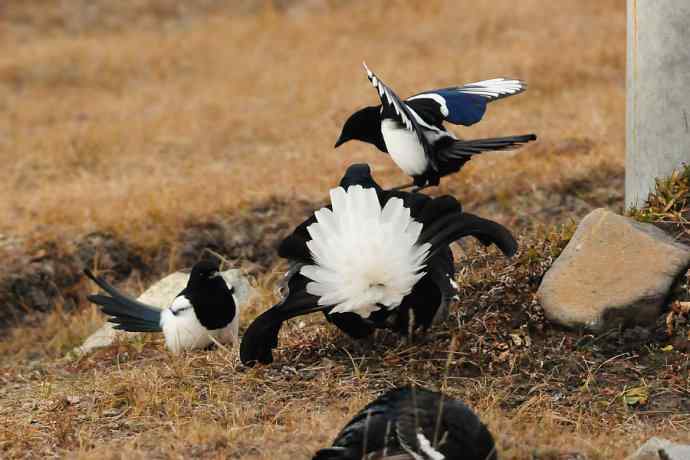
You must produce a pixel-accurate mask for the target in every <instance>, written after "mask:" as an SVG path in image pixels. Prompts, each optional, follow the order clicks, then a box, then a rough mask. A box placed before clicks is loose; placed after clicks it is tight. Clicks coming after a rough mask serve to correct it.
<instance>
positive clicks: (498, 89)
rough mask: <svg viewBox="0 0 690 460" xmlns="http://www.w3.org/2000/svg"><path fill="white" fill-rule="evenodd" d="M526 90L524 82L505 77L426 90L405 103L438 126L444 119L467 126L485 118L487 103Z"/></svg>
mask: <svg viewBox="0 0 690 460" xmlns="http://www.w3.org/2000/svg"><path fill="white" fill-rule="evenodd" d="M526 89H527V85H526V84H525V82H523V81H521V80H513V79H507V78H494V79H491V80H484V81H478V82H475V83H468V84H466V85H463V86H453V87H449V88H440V89H435V90H431V91H425V92H423V93H420V94H417V95H415V96H412V97H410V98H409V99H407V100H406V101H405V103H406V104H407V105H408V106H409V107H410V108H412V110H413V111H414V112H416V113H417V114H419V116H420V117H421V118H423V119H424V121H426V122H427V123H429V124H433V125H435V126H436V127H439V128H440V127H441V123H442V122H443V121H448V122H450V123H453V124H456V125H464V126H470V125H473V124H475V123H477V122H478V121H480V120H481V119H482V118H483V117H484V113H485V112H486V106H487V104H488V103H489V102H492V101H495V100H498V99H502V98H504V97H508V96H514V95H516V94H520V93H522V92H523V91H525V90H526Z"/></svg>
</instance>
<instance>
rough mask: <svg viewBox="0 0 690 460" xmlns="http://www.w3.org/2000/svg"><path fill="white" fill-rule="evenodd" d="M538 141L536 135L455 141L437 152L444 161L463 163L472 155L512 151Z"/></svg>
mask: <svg viewBox="0 0 690 460" xmlns="http://www.w3.org/2000/svg"><path fill="white" fill-rule="evenodd" d="M536 139H537V136H536V135H534V134H525V135H521V136H508V137H494V138H489V139H475V140H469V141H467V140H455V141H454V142H452V143H450V144H449V145H448V146H446V147H443V148H439V149H437V150H436V152H437V155H438V158H439V159H440V160H442V161H446V162H447V161H450V162H452V161H453V160H456V161H457V160H461V161H462V162H463V163H464V162H465V161H467V160H468V159H469V157H471V156H472V155H476V154H478V153H481V152H486V151H496V150H512V149H516V148H518V147H520V146H521V145H522V144H525V143H527V142H530V141H534V140H536Z"/></svg>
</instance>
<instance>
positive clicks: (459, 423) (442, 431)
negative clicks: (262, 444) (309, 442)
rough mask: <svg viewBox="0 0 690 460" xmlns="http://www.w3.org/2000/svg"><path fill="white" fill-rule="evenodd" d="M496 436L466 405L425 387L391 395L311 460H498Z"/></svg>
mask: <svg viewBox="0 0 690 460" xmlns="http://www.w3.org/2000/svg"><path fill="white" fill-rule="evenodd" d="M497 458H498V457H497V454H496V447H495V444H494V439H493V436H492V435H491V432H489V430H488V429H487V428H486V426H485V425H484V424H483V423H482V422H481V420H479V417H477V415H476V414H475V413H474V412H472V409H470V408H469V407H467V406H466V405H465V404H464V403H462V402H461V401H458V400H456V399H452V398H449V397H448V396H445V395H443V394H442V393H437V392H434V391H430V390H426V389H423V388H413V387H402V388H397V389H393V390H390V391H388V392H387V393H384V394H383V395H382V396H380V397H378V398H377V399H375V400H374V401H373V402H371V403H369V404H368V405H367V406H365V407H364V408H363V409H362V410H361V411H360V412H359V413H358V414H357V415H355V417H354V418H353V419H352V420H350V421H349V422H348V424H347V425H345V427H344V428H343V429H342V431H341V432H340V433H339V434H338V435H337V436H336V438H335V441H333V446H332V447H328V448H325V449H321V450H319V451H318V452H316V454H315V455H314V457H313V458H312V460H362V459H372V460H373V459H379V460H444V459H445V460H460V459H462V460H496V459H497Z"/></svg>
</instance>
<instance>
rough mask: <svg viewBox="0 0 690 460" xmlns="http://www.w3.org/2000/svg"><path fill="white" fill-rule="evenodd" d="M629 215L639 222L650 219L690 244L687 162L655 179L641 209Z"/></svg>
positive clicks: (689, 179)
mask: <svg viewBox="0 0 690 460" xmlns="http://www.w3.org/2000/svg"><path fill="white" fill-rule="evenodd" d="M630 215H631V216H632V217H634V218H635V219H637V220H639V221H641V222H651V223H653V224H655V225H657V226H659V227H661V228H663V229H664V230H666V231H667V232H669V233H671V234H672V235H674V236H675V237H676V238H677V239H678V240H680V241H684V242H686V243H690V165H685V166H683V167H682V168H680V169H677V170H675V171H673V173H672V174H671V175H670V176H669V177H665V178H661V179H657V180H656V184H655V187H654V191H653V192H652V193H650V194H649V197H648V198H647V201H646V203H645V205H644V206H643V207H641V208H640V209H631V210H630Z"/></svg>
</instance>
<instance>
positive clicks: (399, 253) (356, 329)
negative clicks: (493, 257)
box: [240, 165, 517, 364]
mask: <svg viewBox="0 0 690 460" xmlns="http://www.w3.org/2000/svg"><path fill="white" fill-rule="evenodd" d="M330 197H331V205H330V206H327V207H324V208H321V209H319V210H317V211H316V212H315V213H314V215H313V216H312V217H310V218H309V219H307V220H306V221H305V222H303V223H302V224H300V225H299V226H298V227H297V228H296V229H295V230H294V232H293V233H292V234H291V235H289V236H288V237H287V238H286V239H285V240H283V241H282V243H281V244H280V247H279V249H278V254H279V255H280V257H283V258H285V259H288V261H289V267H290V268H289V270H288V272H287V274H286V289H285V291H286V294H285V296H284V299H283V300H282V302H280V303H279V304H277V305H275V306H274V307H272V308H270V309H269V310H267V311H265V312H263V313H262V314H261V315H259V316H258V317H257V318H256V319H255V320H254V322H253V323H252V324H251V325H250V326H249V328H248V329H247V331H246V332H245V334H244V337H243V338H242V343H241V345H240V358H241V360H242V362H243V363H245V364H252V363H254V362H257V361H258V362H260V363H264V364H267V363H270V362H272V361H273V356H272V353H271V349H272V348H276V347H277V346H278V332H279V330H280V327H281V325H282V323H283V322H284V321H286V320H288V319H290V318H294V317H296V316H301V315H305V314H308V313H313V312H317V311H321V312H323V313H324V314H325V315H326V319H327V320H328V321H330V322H331V323H333V324H335V325H336V326H337V327H338V328H340V329H341V330H342V331H343V332H345V333H346V334H347V335H349V336H350V337H352V338H355V339H359V338H364V337H367V336H369V335H370V334H371V333H372V332H373V331H374V330H375V329H377V328H386V329H391V330H394V331H397V332H399V333H402V334H406V333H407V332H408V331H409V330H410V329H414V328H417V327H421V328H424V329H426V328H428V327H429V326H430V325H431V324H432V323H433V321H434V319H435V318H437V317H438V315H439V314H442V312H443V311H444V309H445V307H446V305H447V303H448V301H449V299H450V298H451V297H452V296H453V295H454V294H455V290H454V288H453V282H452V277H453V275H454V265H453V256H452V253H451V251H450V248H449V245H450V243H452V242H453V241H455V240H457V239H460V238H462V237H464V236H474V237H476V238H477V239H479V240H480V241H481V242H482V243H483V244H485V245H489V244H492V243H493V244H496V245H497V246H498V247H499V248H500V249H501V251H503V253H504V254H506V255H508V256H511V255H513V254H514V253H515V251H516V250H517V243H516V241H515V239H514V238H513V236H512V235H511V234H510V232H509V231H508V230H507V229H506V228H505V227H503V226H502V225H499V224H497V223H495V222H492V221H489V220H486V219H482V218H480V217H477V216H475V215H472V214H469V213H465V212H463V211H462V207H461V205H460V203H458V201H457V200H456V199H455V198H453V197H450V196H443V197H439V198H431V197H429V196H426V195H423V194H421V193H410V192H401V191H385V190H382V189H381V187H379V185H378V184H377V183H376V182H375V181H374V179H373V178H372V177H371V173H370V170H369V166H368V165H353V166H351V167H350V168H348V170H347V172H346V174H345V176H344V177H343V178H342V180H341V182H340V186H339V187H337V188H334V189H332V190H331V192H330Z"/></svg>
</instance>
